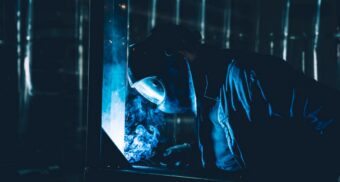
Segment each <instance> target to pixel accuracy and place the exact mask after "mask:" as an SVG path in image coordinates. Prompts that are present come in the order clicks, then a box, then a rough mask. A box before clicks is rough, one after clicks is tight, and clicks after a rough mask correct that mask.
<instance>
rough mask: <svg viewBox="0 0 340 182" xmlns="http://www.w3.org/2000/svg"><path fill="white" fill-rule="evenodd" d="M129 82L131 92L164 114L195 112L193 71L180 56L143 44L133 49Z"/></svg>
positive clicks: (129, 64) (147, 43) (130, 51)
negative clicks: (152, 104) (134, 92)
mask: <svg viewBox="0 0 340 182" xmlns="http://www.w3.org/2000/svg"><path fill="white" fill-rule="evenodd" d="M129 53H130V54H129V62H128V80H129V84H130V86H131V87H132V88H134V89H136V90H137V92H139V93H140V94H141V95H142V96H143V97H145V98H146V99H147V100H149V101H150V102H152V103H154V104H156V105H157V106H158V108H159V109H160V110H161V111H163V112H165V113H185V112H195V109H196V98H195V92H194V88H193V84H192V77H191V73H190V68H189V65H188V63H187V61H186V60H185V58H184V57H183V56H181V55H179V54H173V55H169V54H167V53H166V51H164V50H162V49H161V48H159V47H157V46H155V45H153V44H151V43H149V42H142V43H139V44H136V45H133V46H131V47H130V50H129Z"/></svg>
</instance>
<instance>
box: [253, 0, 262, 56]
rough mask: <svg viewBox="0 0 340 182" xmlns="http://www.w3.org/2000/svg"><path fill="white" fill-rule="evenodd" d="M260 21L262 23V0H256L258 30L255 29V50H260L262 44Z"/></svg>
mask: <svg viewBox="0 0 340 182" xmlns="http://www.w3.org/2000/svg"><path fill="white" fill-rule="evenodd" d="M260 23H261V2H260V0H257V1H256V30H255V45H254V51H255V52H258V51H259V46H260Z"/></svg>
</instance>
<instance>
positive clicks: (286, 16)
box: [282, 0, 290, 61]
mask: <svg viewBox="0 0 340 182" xmlns="http://www.w3.org/2000/svg"><path fill="white" fill-rule="evenodd" d="M289 11H290V0H286V6H285V9H284V12H283V18H284V20H283V42H282V49H283V50H282V58H283V59H284V60H285V61H286V59H287V47H288V33H289V14H290V13H289Z"/></svg>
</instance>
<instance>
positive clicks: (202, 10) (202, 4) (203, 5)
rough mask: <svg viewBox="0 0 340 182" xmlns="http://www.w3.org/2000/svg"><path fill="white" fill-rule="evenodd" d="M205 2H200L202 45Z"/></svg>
mask: <svg viewBox="0 0 340 182" xmlns="http://www.w3.org/2000/svg"><path fill="white" fill-rule="evenodd" d="M205 1H206V0H202V2H201V24H200V28H201V36H202V40H201V42H202V43H204V42H205V5H206V2H205Z"/></svg>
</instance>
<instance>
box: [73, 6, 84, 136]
mask: <svg viewBox="0 0 340 182" xmlns="http://www.w3.org/2000/svg"><path fill="white" fill-rule="evenodd" d="M75 3H76V4H75V6H76V12H75V16H76V17H75V21H76V27H75V30H76V31H75V32H76V38H77V39H78V70H77V73H78V131H83V130H84V129H85V125H84V121H83V107H84V103H83V96H84V90H83V88H84V85H83V83H84V42H83V30H84V17H83V16H84V10H83V8H84V7H83V6H84V4H83V1H82V0H76V1H75Z"/></svg>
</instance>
